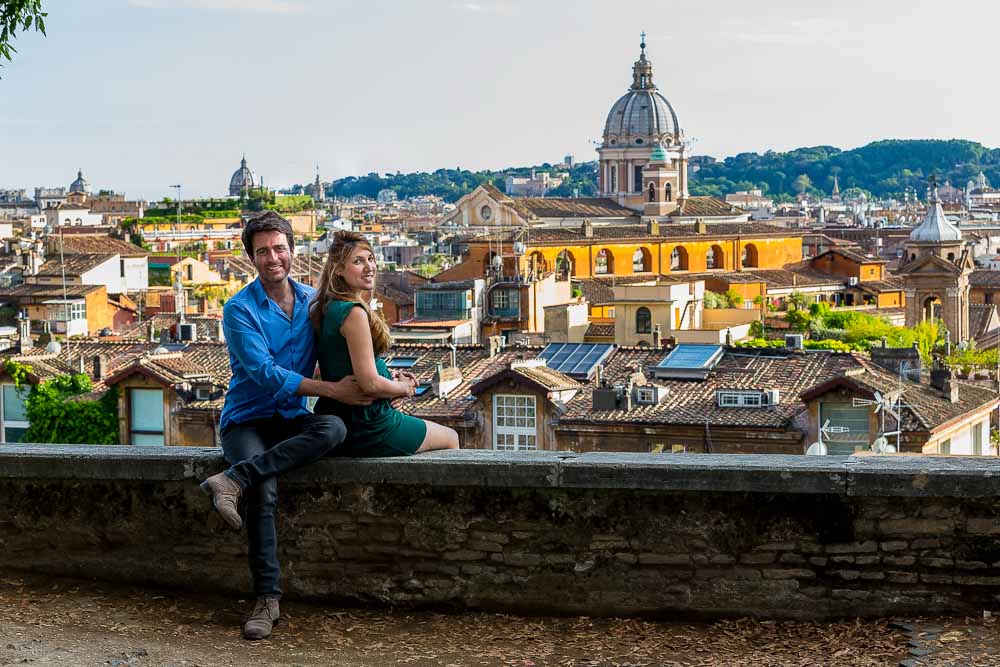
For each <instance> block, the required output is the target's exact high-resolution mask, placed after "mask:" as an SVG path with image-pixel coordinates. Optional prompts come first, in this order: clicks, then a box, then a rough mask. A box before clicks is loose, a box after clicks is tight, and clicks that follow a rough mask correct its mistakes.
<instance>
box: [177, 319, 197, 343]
mask: <svg viewBox="0 0 1000 667" xmlns="http://www.w3.org/2000/svg"><path fill="white" fill-rule="evenodd" d="M177 334H178V337H179V338H180V340H181V342H185V341H186V342H189V343H193V342H195V341H196V340H198V328H197V327H196V326H195V325H194V324H191V323H188V322H185V323H183V324H181V325H180V326H178V327H177Z"/></svg>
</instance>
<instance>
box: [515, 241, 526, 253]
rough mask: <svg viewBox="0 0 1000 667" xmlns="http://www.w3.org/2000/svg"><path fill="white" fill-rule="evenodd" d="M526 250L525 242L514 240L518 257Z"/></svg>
mask: <svg viewBox="0 0 1000 667" xmlns="http://www.w3.org/2000/svg"><path fill="white" fill-rule="evenodd" d="M525 250H526V248H525V245H524V243H522V242H521V241H515V242H514V254H515V255H517V256H518V257H520V256H521V255H523V254H524V251H525Z"/></svg>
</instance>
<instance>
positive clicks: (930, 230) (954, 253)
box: [897, 183, 975, 343]
mask: <svg viewBox="0 0 1000 667" xmlns="http://www.w3.org/2000/svg"><path fill="white" fill-rule="evenodd" d="M905 248H906V256H905V258H904V261H903V264H902V265H901V266H900V267H899V270H898V271H897V273H898V274H899V275H900V276H902V278H903V285H904V293H905V295H906V326H908V327H912V326H914V325H916V324H918V323H920V322H922V321H924V320H927V319H931V318H939V319H941V320H942V321H943V322H944V326H945V328H947V329H948V332H949V334H950V335H951V340H952V341H953V342H956V343H958V342H963V341H966V340H969V338H971V337H972V334H971V332H970V331H969V275H970V274H971V273H972V271H973V269H974V268H975V265H974V264H973V261H972V252H971V250H970V249H969V248H968V247H966V246H965V243H964V241H962V232H961V231H959V229H958V228H957V227H956V226H955V225H953V224H952V223H951V222H949V220H948V218H947V217H945V214H944V209H943V208H942V207H941V201H940V199H939V198H938V192H937V185H936V184H935V183H932V184H931V189H930V195H929V196H928V198H927V215H926V216H925V217H924V220H923V222H921V223H920V224H919V225H917V226H916V227H914V228H913V231H912V232H910V238H909V240H908V241H907V242H906V244H905Z"/></svg>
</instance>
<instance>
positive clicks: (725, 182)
mask: <svg viewBox="0 0 1000 667" xmlns="http://www.w3.org/2000/svg"><path fill="white" fill-rule="evenodd" d="M532 169H535V170H536V171H537V172H539V173H540V172H543V171H547V172H549V173H550V174H552V175H555V174H556V172H557V170H556V169H555V168H553V166H552V165H550V164H548V163H544V164H541V165H536V166H535V167H511V168H508V169H502V170H498V171H476V172H472V171H468V170H466V169H461V168H455V169H438V170H437V171H434V172H429V173H428V172H413V173H409V174H403V173H399V172H397V173H395V174H384V175H379V174H374V173H372V174H368V175H367V176H350V177H347V178H342V179H338V180H337V181H335V182H334V183H333V187H332V188H328V189H327V194H328V195H336V196H337V197H352V196H354V195H364V196H366V197H371V198H374V197H375V196H376V195H377V194H378V192H379V190H382V189H391V190H395V191H396V194H397V195H398V196H399V198H400V199H405V198H407V197H414V196H419V195H438V196H440V197H442V198H444V199H445V201H449V202H454V201H456V200H457V199H458V198H459V197H461V196H462V195H465V194H466V193H468V192H470V191H472V190H473V189H474V188H475V187H476V186H478V185H480V184H482V183H485V182H487V181H489V182H492V183H493V184H494V185H496V186H497V187H498V188H500V189H501V190H503V189H504V178H505V176H506V175H508V174H511V175H516V176H527V175H528V174H529V173H530V172H531V170H532ZM690 171H691V182H690V190H691V194H695V195H714V196H716V197H722V196H724V195H725V194H726V193H728V192H735V191H736V190H749V189H754V188H760V189H761V190H763V191H764V192H765V193H766V194H768V195H770V196H772V197H774V198H776V199H778V200H785V199H791V198H793V197H794V196H795V195H796V194H798V193H799V192H802V191H805V192H811V193H814V194H828V193H829V192H830V190H831V189H832V188H833V176H834V174H836V175H837V177H838V179H839V182H840V189H841V190H842V191H843V190H847V189H849V188H861V189H863V190H865V191H867V192H869V193H871V194H874V195H876V196H879V197H885V196H897V197H901V196H902V193H903V191H904V188H913V189H915V190H916V191H917V193H919V194H920V195H921V196H923V193H924V190H925V189H926V187H927V179H928V178H930V176H932V175H934V176H936V177H937V179H938V182H940V183H944V181H945V180H950V181H951V183H952V185H954V186H956V187H963V186H964V185H965V183H966V182H967V181H968V180H969V179H975V177H976V176H977V175H978V174H979V172H980V171H983V172H985V173H986V177H987V178H989V180H990V182H991V183H993V184H994V185H995V186H1000V149H995V148H994V149H990V148H986V147H985V146H983V145H982V144H979V143H976V142H974V141H964V140H961V139H951V140H947V141H945V140H936V139H917V140H897V139H887V140H884V141H876V142H874V143H871V144H868V145H867V146H862V147H860V148H854V149H851V150H848V151H844V150H841V149H839V148H835V147H833V146H814V147H811V148H796V149H795V150H792V151H787V152H784V153H778V152H775V151H768V152H766V153H764V154H759V153H740V154H738V155H734V156H732V157H728V158H725V159H724V160H715V159H714V158H711V157H707V156H697V157H693V158H692V159H691V170H690ZM574 189H575V190H576V191H577V193H578V194H579V196H581V197H593V196H595V194H596V192H597V163H596V162H585V163H581V164H578V165H575V166H574V167H573V168H572V169H571V170H570V178H569V180H568V181H566V182H565V183H563V185H561V186H560V187H559V188H557V189H555V190H553V191H551V192H550V195H551V196H553V197H570V196H572V195H573V191H574ZM305 191H306V190H305V188H304V186H302V185H296V186H294V187H293V188H290V189H289V190H288V192H289V193H291V194H302V193H303V192H305Z"/></svg>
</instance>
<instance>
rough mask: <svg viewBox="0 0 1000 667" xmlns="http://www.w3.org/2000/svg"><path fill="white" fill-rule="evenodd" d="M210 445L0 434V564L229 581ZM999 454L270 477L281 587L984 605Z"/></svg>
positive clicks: (579, 600)
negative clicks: (51, 440) (14, 441)
mask: <svg viewBox="0 0 1000 667" xmlns="http://www.w3.org/2000/svg"><path fill="white" fill-rule="evenodd" d="M221 466H222V461H221V458H220V457H219V452H218V450H215V449H194V448H183V449H181V448H139V447H54V446H48V447H46V446H24V447H19V446H5V447H2V448H0V504H2V506H3V507H4V510H5V511H4V512H3V513H2V514H0V567H2V568H4V569H5V570H8V571H10V570H29V571H33V572H44V573H51V574H69V575H80V576H87V577H96V578H98V579H106V580H112V581H125V582H138V583H144V584H149V585H157V586H160V585H165V586H171V587H177V588H181V589H189V590H193V591H199V590H206V589H212V590H224V591H231V592H233V593H244V592H246V591H247V588H248V576H247V572H246V564H245V563H246V561H245V547H244V543H243V535H242V534H240V533H235V532H232V531H230V530H227V529H225V528H224V527H223V525H222V523H221V521H220V520H219V519H218V517H217V516H216V515H215V514H214V513H213V512H211V511H210V509H209V501H208V499H207V498H206V497H205V496H204V495H202V493H201V492H200V490H199V489H198V487H197V484H196V482H197V481H198V480H199V479H200V478H202V477H204V476H206V475H208V474H210V473H212V472H215V471H217V470H219V469H220V468H221ZM998 475H1000V460H994V459H982V458H980V459H958V458H931V457H878V458H875V457H862V458H854V457H849V458H848V457H815V458H814V457H803V456H777V455H770V456H724V455H696V454H684V455H673V456H671V455H663V456H654V455H642V454H626V455H616V454H583V455H576V454H570V453H559V452H538V453H531V454H527V453H523V454H515V453H500V452H492V451H475V450H473V451H461V452H448V453H439V454H430V455H424V456H420V457H413V458H409V459H370V460H348V459H340V460H328V461H323V462H321V463H319V464H316V465H314V466H312V467H310V468H307V469H304V470H303V471H300V472H299V473H296V474H293V475H290V476H289V477H288V478H287V479H285V480H283V481H282V484H281V501H280V508H279V513H280V520H279V534H280V549H281V558H282V563H283V566H284V581H285V590H286V595H295V596H305V597H311V598H320V599H325V600H327V601H329V602H330V603H331V604H358V603H361V604H370V603H375V604H389V605H399V606H429V607H438V608H471V609H488V610H498V611H517V612H526V613H567V614H586V615H612V614H613V615H649V616H666V617H672V616H683V617H684V618H691V617H718V616H730V615H746V614H752V615H756V616H761V617H771V618H807V619H822V618H831V617H841V616H855V615H887V614H904V613H910V614H913V613H920V614H930V613H938V612H941V613H970V614H978V613H981V611H982V610H984V609H993V610H995V609H998V608H1000V602H998V600H1000V539H998V538H1000V500H998V499H997V488H998V484H997V481H996V480H997V479H998Z"/></svg>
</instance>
